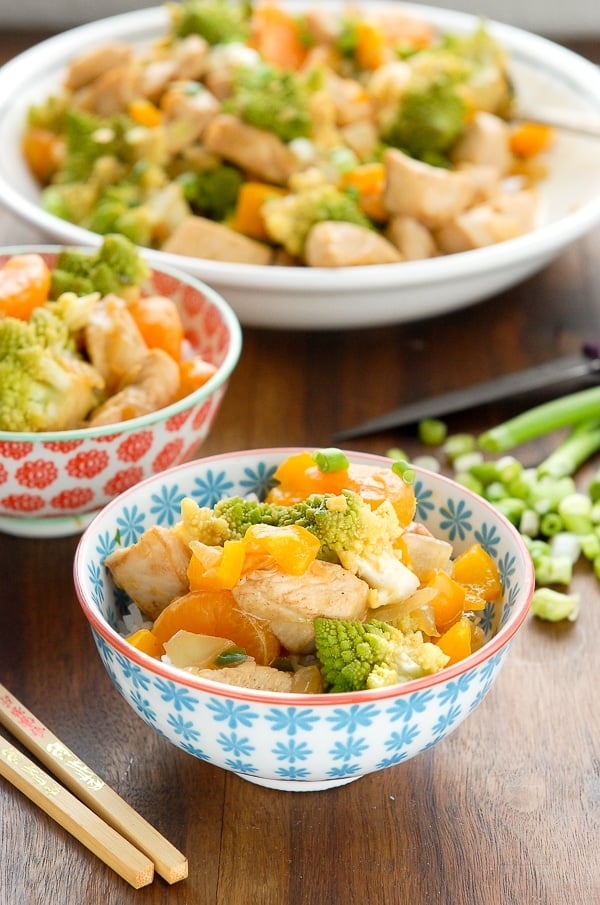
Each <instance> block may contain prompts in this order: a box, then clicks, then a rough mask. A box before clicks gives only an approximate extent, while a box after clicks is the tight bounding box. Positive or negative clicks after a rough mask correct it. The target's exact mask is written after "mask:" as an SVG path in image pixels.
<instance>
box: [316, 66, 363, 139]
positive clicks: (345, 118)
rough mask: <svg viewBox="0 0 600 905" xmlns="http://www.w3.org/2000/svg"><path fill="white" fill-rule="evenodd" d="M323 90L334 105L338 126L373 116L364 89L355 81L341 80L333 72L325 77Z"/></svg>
mask: <svg viewBox="0 0 600 905" xmlns="http://www.w3.org/2000/svg"><path fill="white" fill-rule="evenodd" d="M325 90H326V91H327V92H328V93H329V95H330V97H331V98H332V100H333V103H334V105H335V119H336V123H337V125H338V126H347V125H348V124H349V123H353V122H357V121H360V120H370V119H372V116H373V110H372V107H371V100H370V98H369V95H368V94H367V92H366V91H365V89H364V87H363V86H362V85H361V84H360V82H357V81H356V79H348V78H342V77H341V76H339V75H337V74H336V73H335V72H328V73H327V75H326V77H325Z"/></svg>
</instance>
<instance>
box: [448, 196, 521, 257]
mask: <svg viewBox="0 0 600 905" xmlns="http://www.w3.org/2000/svg"><path fill="white" fill-rule="evenodd" d="M535 209H536V199H535V194H534V193H533V192H532V191H529V190H525V191H522V192H516V193H514V194H508V193H507V194H503V195H499V196H497V197H496V198H492V199H491V200H490V201H488V202H487V203H486V204H477V205H475V207H472V208H470V210H468V211H465V212H464V213H462V214H459V215H458V216H457V217H455V218H453V219H452V220H449V221H448V223H446V224H444V226H443V227H442V228H441V229H440V230H439V231H438V232H437V233H436V241H437V243H438V245H439V247H440V248H441V249H442V251H443V252H445V253H446V254H456V253H457V252H462V251H470V250H472V249H474V248H484V247H485V246H487V245H495V244H496V243H498V242H504V241H506V240H507V239H515V238H516V237H517V236H522V235H524V234H525V233H528V232H530V231H531V230H532V229H533V226H534V223H535Z"/></svg>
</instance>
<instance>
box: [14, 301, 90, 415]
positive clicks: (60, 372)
mask: <svg viewBox="0 0 600 905" xmlns="http://www.w3.org/2000/svg"><path fill="white" fill-rule="evenodd" d="M103 386H104V382H103V380H102V378H101V377H100V374H99V373H98V372H97V371H96V370H95V369H94V368H93V367H92V366H91V365H89V364H88V363H87V362H86V361H84V360H83V359H81V358H80V357H79V356H78V355H77V354H76V352H75V350H74V344H73V340H72V336H71V334H70V332H69V328H68V326H67V323H66V322H65V320H63V319H62V318H61V317H60V316H59V313H58V312H57V313H54V312H53V311H52V310H50V308H48V307H43V306H42V307H39V308H36V309H35V310H34V312H33V313H32V315H31V317H30V319H29V320H28V321H24V320H21V319H19V318H13V317H4V318H1V319H0V430H6V431H51V430H63V429H65V428H67V427H72V426H74V425H77V424H78V423H79V422H80V421H82V420H83V419H84V418H85V416H86V415H87V414H88V413H89V412H90V411H91V409H92V408H94V406H96V405H97V404H98V402H99V401H100V394H101V391H102V389H103Z"/></svg>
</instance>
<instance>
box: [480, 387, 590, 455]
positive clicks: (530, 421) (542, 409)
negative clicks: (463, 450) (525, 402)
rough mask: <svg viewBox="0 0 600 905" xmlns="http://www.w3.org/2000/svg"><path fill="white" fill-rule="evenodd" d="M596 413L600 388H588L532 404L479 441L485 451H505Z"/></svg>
mask: <svg viewBox="0 0 600 905" xmlns="http://www.w3.org/2000/svg"><path fill="white" fill-rule="evenodd" d="M599 416H600V387H591V388H590V389H587V390H581V391H580V392H578V393H569V394H567V395H566V396H561V397H559V398H558V399H552V400H551V401H550V402H545V403H543V404H542V405H538V406H534V408H531V409H528V410H527V411H525V412H522V413H521V414H520V415H516V416H515V417H514V418H510V419H509V420H508V421H505V422H504V423H502V424H497V425H496V426H495V427H492V428H490V430H488V431H485V432H484V433H483V434H481V435H480V436H479V441H478V442H479V446H480V447H481V449H483V450H485V451H486V452H506V451H507V450H509V449H512V448H513V447H515V446H519V445H520V444H521V443H525V442H527V441H528V440H535V439H536V438H538V437H541V436H543V435H544V434H548V433H550V432H551V431H553V430H556V429H558V428H561V427H571V426H573V425H574V424H578V423H579V422H581V421H586V420H588V419H591V418H598V417H599Z"/></svg>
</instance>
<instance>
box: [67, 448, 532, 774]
mask: <svg viewBox="0 0 600 905" xmlns="http://www.w3.org/2000/svg"><path fill="white" fill-rule="evenodd" d="M297 451H298V450H292V449H259V450H252V451H243V452H235V453H225V454H222V455H217V456H212V457H208V458H205V459H199V460H197V461H192V462H188V463H186V464H184V465H179V466H177V467H175V468H172V469H170V470H169V471H165V472H162V473H161V474H158V475H156V476H154V477H152V478H149V479H148V480H146V481H143V482H142V483H140V484H138V485H136V486H135V487H132V488H131V489H129V490H127V491H125V492H124V493H122V494H121V495H120V496H119V497H117V498H116V499H115V500H113V501H112V502H110V503H109V504H108V505H107V506H106V507H105V508H104V509H103V510H102V512H100V513H99V514H98V515H97V516H96V517H95V518H94V520H93V521H92V522H91V524H90V525H89V526H88V528H87V529H86V530H85V532H84V534H83V536H82V538H81V540H80V542H79V546H78V548H77V553H76V557H75V563H74V580H75V587H76V591H77V595H78V597H79V600H80V603H81V606H82V608H83V612H84V613H85V615H86V617H87V619H88V620H89V623H90V626H91V629H92V633H93V636H94V640H95V642H96V645H97V648H98V651H99V654H100V657H101V659H102V662H103V663H104V666H105V668H106V670H107V672H108V674H109V676H110V678H111V679H112V681H113V682H114V685H115V687H116V688H117V689H118V691H119V692H120V693H121V695H122V696H123V697H124V698H125V700H126V701H127V702H128V703H129V704H130V705H131V707H132V708H133V709H134V710H135V711H136V712H137V713H138V714H139V716H140V717H141V718H142V719H143V720H145V722H146V723H148V725H150V726H151V727H152V728H153V729H155V730H156V731H157V732H159V733H160V734H161V735H163V736H164V737H165V738H167V739H168V740H169V741H171V742H172V743H173V744H174V745H177V746H178V747H179V748H182V749H183V750H184V751H187V752H189V753H190V754H191V755H193V756H194V757H198V758H201V759H202V760H206V761H208V762H209V763H212V764H215V765H217V766H219V767H222V768H223V769H225V770H230V771H232V772H234V773H237V774H238V775H239V776H242V777H244V778H245V779H247V780H250V781H251V782H255V783H258V784H259V785H263V786H267V787H269V788H274V789H284V790H291V791H313V790H316V789H328V788H331V787H334V786H339V785H343V784H344V783H348V782H351V781H352V780H355V779H358V778H360V777H361V776H364V775H366V774H367V773H372V772H374V771H376V770H382V769H384V768H386V767H390V766H393V765H396V764H401V763H402V762H403V761H405V760H408V759H409V758H411V757H414V756H415V755H417V754H419V753H420V752H422V751H425V750H426V749H427V748H430V747H432V745H435V744H437V743H438V742H441V741H442V740H443V739H444V738H445V737H446V736H447V735H448V734H449V733H450V732H452V731H453V730H454V729H456V728H457V726H459V725H460V723H462V721H463V720H464V719H465V718H466V717H467V716H468V715H469V714H470V713H471V712H472V711H473V710H474V709H475V708H476V707H477V706H478V705H479V704H480V703H481V702H482V701H483V699H484V697H485V696H486V694H487V693H488V691H489V690H490V688H491V686H492V684H493V682H494V681H495V679H496V677H497V676H498V673H499V671H500V667H501V666H502V664H503V663H504V660H505V657H506V654H507V653H508V650H509V647H510V645H511V642H512V640H513V638H514V636H515V633H516V632H517V630H518V629H519V627H520V625H521V624H522V622H523V620H524V619H525V616H526V614H527V611H528V608H529V604H530V600H531V595H532V593H533V588H534V577H533V569H532V565H531V560H530V557H529V554H528V552H527V550H526V548H525V546H524V544H523V542H522V539H521V538H520V536H519V534H518V532H517V531H516V530H515V529H514V528H513V527H512V525H510V524H509V522H507V521H506V520H505V519H504V518H503V517H502V516H501V515H500V514H499V513H498V512H497V511H496V510H495V509H493V508H492V507H491V506H490V505H489V504H488V503H486V502H485V501H484V500H482V499H481V498H479V497H477V496H475V495H474V494H472V493H471V492H469V491H468V490H466V489H465V488H464V487H461V486H459V485H458V484H456V483H454V482H453V481H450V480H449V479H447V478H445V477H443V476H440V475H437V474H433V473H429V472H427V471H422V470H417V478H416V483H415V490H416V495H417V501H418V508H417V518H418V519H419V520H420V521H422V522H423V523H424V524H425V525H426V526H427V527H428V528H429V529H430V530H431V531H432V532H433V533H434V534H435V535H436V536H438V537H441V538H445V539H447V540H449V541H450V542H451V543H452V544H453V546H454V549H455V551H456V552H460V551H461V550H462V549H464V548H465V547H467V546H468V545H469V544H471V543H472V542H473V541H475V540H476V541H479V542H480V543H481V544H482V545H483V546H484V547H485V549H486V550H488V552H489V553H490V554H491V555H492V556H493V557H494V559H495V561H496V562H497V564H498V567H499V569H500V573H501V576H502V582H503V588H504V594H503V599H502V602H501V603H499V604H498V603H497V604H488V607H487V609H486V610H485V611H484V614H483V629H484V632H485V639H486V640H485V643H484V644H483V646H482V647H481V648H480V649H479V650H478V651H477V652H476V653H473V654H471V656H469V657H467V658H466V659H465V660H463V661H462V662H460V663H458V664H456V665H453V666H449V667H447V668H446V669H444V670H443V671H442V672H439V673H437V674H435V675H433V676H428V677H426V678H422V679H416V680H413V681H410V682H407V683H405V684H401V685H395V686H390V687H387V688H383V689H378V690H369V691H361V692H352V693H343V694H329V695H327V694H319V695H304V694H302V695H297V694H294V695H292V694H282V693H273V692H261V691H252V690H248V689H244V688H237V687H233V686H226V685H222V684H219V683H216V682H211V681H209V680H203V679H200V678H197V677H195V676H192V675H190V674H187V673H184V672H182V671H179V670H177V669H175V668H173V667H171V666H169V665H168V664H166V663H163V662H160V661H157V660H154V659H152V658H150V657H149V656H147V655H145V654H143V653H141V652H139V651H138V650H136V649H134V648H133V647H132V646H131V645H130V644H128V643H127V641H125V640H124V639H123V637H121V635H120V634H119V632H118V630H117V626H118V625H119V622H120V619H121V615H122V612H123V610H122V608H123V606H124V603H126V601H124V600H123V594H122V592H118V591H117V590H116V589H115V587H114V585H113V583H112V580H111V578H110V575H109V573H108V570H107V569H106V567H105V566H104V559H105V557H106V556H107V555H108V553H110V552H111V551H112V550H113V549H114V547H115V545H116V544H118V543H121V544H124V545H128V544H130V543H132V542H134V541H136V540H137V539H138V538H139V536H140V534H141V533H142V532H143V531H144V530H145V529H146V528H149V527H150V526H151V525H155V524H161V525H170V524H173V523H174V522H175V521H178V520H179V512H180V510H179V504H180V502H181V499H182V498H183V497H184V496H191V497H192V498H194V499H195V500H196V501H197V502H198V503H200V504H201V505H210V506H212V505H214V503H215V502H216V501H217V500H218V499H219V498H220V497H222V496H231V495H234V494H257V495H258V496H263V495H264V493H265V491H266V489H267V488H268V487H269V485H270V481H271V479H272V475H273V472H274V470H275V468H276V466H277V464H278V463H279V462H280V461H281V460H282V459H283V458H285V457H286V456H287V455H289V454H290V453H291V452H297ZM347 455H348V457H349V458H350V459H351V460H352V461H358V462H365V463H371V464H381V463H382V462H387V463H388V464H389V459H383V458H381V457H378V456H372V455H368V454H362V453H352V452H349V453H347Z"/></svg>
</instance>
